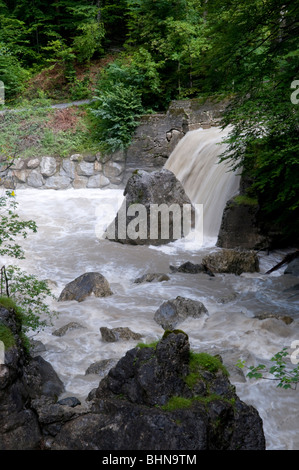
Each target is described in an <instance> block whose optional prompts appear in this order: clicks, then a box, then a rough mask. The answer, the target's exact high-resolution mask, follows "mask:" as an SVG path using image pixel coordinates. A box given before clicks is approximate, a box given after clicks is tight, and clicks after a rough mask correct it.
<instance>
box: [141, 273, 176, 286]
mask: <svg viewBox="0 0 299 470" xmlns="http://www.w3.org/2000/svg"><path fill="white" fill-rule="evenodd" d="M169 280H170V277H169V276H167V274H163V273H148V274H144V275H143V276H141V277H138V278H137V279H135V281H134V283H135V284H142V283H143V282H163V281H169Z"/></svg>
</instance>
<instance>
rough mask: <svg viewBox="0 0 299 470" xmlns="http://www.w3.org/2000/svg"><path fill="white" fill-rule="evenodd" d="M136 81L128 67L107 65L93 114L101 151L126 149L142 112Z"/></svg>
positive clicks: (108, 151) (136, 78)
mask: <svg viewBox="0 0 299 470" xmlns="http://www.w3.org/2000/svg"><path fill="white" fill-rule="evenodd" d="M107 76H108V77H107ZM136 81H138V77H136V76H134V75H130V70H129V69H128V68H124V67H119V66H118V65H117V64H113V65H112V66H110V67H109V68H108V69H107V70H106V71H105V74H104V76H103V78H102V81H100V89H99V90H98V96H96V99H97V103H96V105H95V109H93V110H92V113H93V115H94V116H95V118H96V123H97V134H98V136H99V139H100V143H99V145H100V148H101V150H102V151H103V152H106V153H110V152H115V151H116V150H118V149H126V148H127V147H128V145H129V144H130V142H131V137H132V134H133V132H134V131H135V129H136V127H137V125H138V119H139V117H140V116H142V114H143V113H144V109H143V106H142V102H141V94H140V92H139V90H138V88H136V87H135V86H134V82H135V83H136Z"/></svg>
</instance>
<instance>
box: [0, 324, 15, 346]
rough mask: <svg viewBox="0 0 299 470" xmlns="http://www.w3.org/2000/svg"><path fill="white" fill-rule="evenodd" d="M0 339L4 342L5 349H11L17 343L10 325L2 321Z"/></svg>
mask: <svg viewBox="0 0 299 470" xmlns="http://www.w3.org/2000/svg"><path fill="white" fill-rule="evenodd" d="M0 341H2V342H3V344H4V347H5V349H9V348H11V347H13V346H14V345H15V338H14V335H13V333H12V331H11V330H10V329H9V328H8V326H6V325H4V324H3V323H1V322H0Z"/></svg>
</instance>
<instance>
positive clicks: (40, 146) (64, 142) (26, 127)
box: [0, 82, 97, 158]
mask: <svg viewBox="0 0 299 470" xmlns="http://www.w3.org/2000/svg"><path fill="white" fill-rule="evenodd" d="M85 86H86V85H84V84H82V88H80V87H81V85H79V86H78V87H77V86H76V82H75V86H74V89H73V92H74V94H75V93H76V92H78V94H77V95H76V98H75V97H74V99H81V98H82V94H81V95H80V94H79V93H81V92H82V93H84V88H85ZM79 97H80V98H79ZM47 105H48V100H44V99H42V100H40V99H39V100H35V101H32V102H31V104H30V105H29V104H28V102H26V101H23V102H21V103H20V110H19V112H16V113H5V114H3V115H1V116H0V146H1V148H2V152H3V153H4V154H7V155H11V156H15V155H18V156H19V157H20V158H27V157H33V156H38V155H61V156H69V155H71V154H72V153H74V152H80V151H89V150H96V149H97V146H96V143H95V141H94V140H93V138H92V135H91V134H90V130H89V127H90V118H89V117H88V115H87V112H86V110H85V108H84V107H78V108H73V109H72V110H71V111H70V116H68V119H67V120H66V119H65V116H63V115H62V116H61V119H62V121H61V122H62V125H61V128H60V127H59V123H60V114H61V113H62V112H61V110H55V109H50V108H49V107H48V106H47ZM64 112H65V113H66V112H67V110H64ZM53 122H54V123H55V124H57V125H56V127H55V126H53V125H52V124H51V123H53ZM65 124H67V126H66V127H65Z"/></svg>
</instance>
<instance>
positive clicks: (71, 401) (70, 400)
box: [57, 397, 81, 408]
mask: <svg viewBox="0 0 299 470" xmlns="http://www.w3.org/2000/svg"><path fill="white" fill-rule="evenodd" d="M57 403H58V405H63V406H70V407H71V408H75V406H78V405H81V402H80V400H78V398H77V397H66V398H62V399H61V400H58V402H57Z"/></svg>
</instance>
